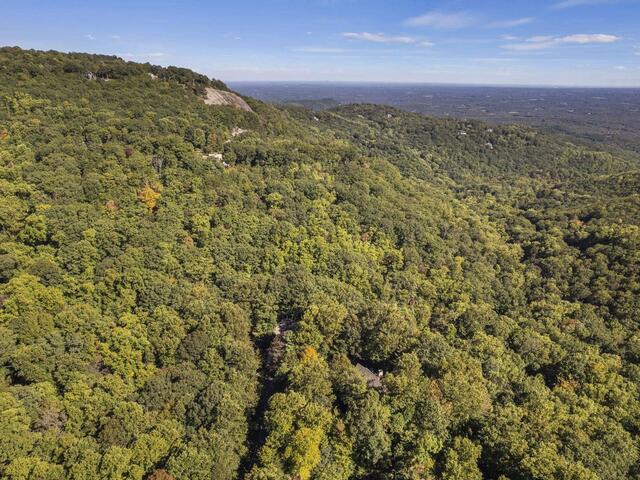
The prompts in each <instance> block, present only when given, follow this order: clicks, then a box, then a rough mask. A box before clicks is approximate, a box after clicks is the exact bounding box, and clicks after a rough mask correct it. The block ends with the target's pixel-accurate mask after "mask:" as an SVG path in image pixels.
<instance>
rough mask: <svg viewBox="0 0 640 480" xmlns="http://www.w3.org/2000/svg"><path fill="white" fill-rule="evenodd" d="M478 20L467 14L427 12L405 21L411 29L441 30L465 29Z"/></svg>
mask: <svg viewBox="0 0 640 480" xmlns="http://www.w3.org/2000/svg"><path fill="white" fill-rule="evenodd" d="M476 21H477V20H476V18H475V17H474V16H473V15H470V14H469V13H466V12H458V13H443V12H435V11H434V12H427V13H425V14H424V15H420V16H418V17H413V18H409V19H408V20H406V21H405V24H406V25H409V26H411V27H434V28H441V29H456V28H464V27H468V26H470V25H473V24H474V23H476Z"/></svg>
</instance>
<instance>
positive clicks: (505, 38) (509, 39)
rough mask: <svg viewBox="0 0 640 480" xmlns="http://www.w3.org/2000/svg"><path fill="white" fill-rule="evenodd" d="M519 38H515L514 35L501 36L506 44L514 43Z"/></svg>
mask: <svg viewBox="0 0 640 480" xmlns="http://www.w3.org/2000/svg"><path fill="white" fill-rule="evenodd" d="M519 38H520V37H516V36H515V35H502V39H503V40H506V41H507V42H514V41H516V40H518V39H519Z"/></svg>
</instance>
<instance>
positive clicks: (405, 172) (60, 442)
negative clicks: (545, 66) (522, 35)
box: [0, 48, 640, 480]
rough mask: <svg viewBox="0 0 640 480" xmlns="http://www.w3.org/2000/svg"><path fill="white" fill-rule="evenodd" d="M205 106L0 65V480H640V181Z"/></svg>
mask: <svg viewBox="0 0 640 480" xmlns="http://www.w3.org/2000/svg"><path fill="white" fill-rule="evenodd" d="M89 72H90V73H92V74H93V75H88V73H89ZM150 74H152V75H150ZM207 88H215V89H218V90H222V91H226V90H227V89H226V87H225V86H224V85H223V84H222V83H221V82H218V81H215V80H210V79H208V78H206V77H204V76H202V75H198V74H196V73H194V72H191V71H188V70H185V69H177V68H168V69H165V68H161V67H155V66H151V65H140V64H134V63H131V62H124V61H122V60H119V59H116V58H114V57H104V56H94V55H85V54H70V55H65V54H60V53H56V52H35V51H24V50H20V49H16V48H6V49H0V101H1V103H0V295H1V296H0V304H1V306H0V412H2V415H0V477H2V478H8V479H16V480H17V479H94V478H95V479H114V480H115V479H143V478H152V479H155V480H159V479H163V480H167V479H172V478H175V479H179V480H198V479H202V480H204V479H216V480H217V479H228V480H232V479H240V478H246V479H248V480H258V479H260V480H262V479H274V480H275V479H291V480H293V479H299V480H306V479H318V480H320V479H322V480H336V479H374V478H376V479H399V478H402V479H426V478H438V479H443V480H444V479H446V480H453V479H482V478H486V479H498V478H500V479H503V480H504V479H512V480H515V479H557V478H561V479H620V478H640V474H639V473H638V471H639V465H638V433H639V429H640V401H639V398H638V395H639V391H638V385H639V382H640V369H639V367H638V362H639V361H640V335H639V333H638V316H637V314H638V311H640V300H639V299H640V279H639V274H640V269H639V262H640V254H639V252H640V232H639V229H638V219H639V218H640V216H639V215H638V212H640V209H639V208H638V207H639V205H640V203H639V200H640V199H639V197H638V195H637V194H634V192H635V191H637V189H636V190H634V188H633V186H634V185H637V179H638V171H639V170H640V168H639V165H640V161H639V159H638V157H637V155H634V154H633V153H628V152H620V151H613V150H609V149H608V148H607V147H604V146H603V148H602V150H601V151H593V150H588V149H585V148H584V147H579V146H576V145H573V144H571V143H568V142H566V141H564V140H559V139H557V138H554V137H550V136H546V135H542V134H540V133H538V132H537V131H535V130H532V129H529V128H525V127H511V126H508V127H507V126H505V127H499V128H495V127H493V129H492V128H489V127H488V126H486V125H483V124H482V123H479V122H472V123H465V124H462V123H460V122H456V121H453V120H439V119H433V118H427V117H422V116H418V115H412V114H407V113H402V112H399V111H397V110H394V109H389V108H387V107H377V106H370V105H360V106H350V107H343V108H338V109H334V110H329V111H327V112H322V113H320V114H313V113H311V112H309V111H306V110H303V109H295V108H290V109H284V108H276V107H274V106H271V105H268V104H264V103H261V102H258V101H254V100H251V99H247V104H248V105H249V106H250V107H251V110H252V111H245V110H242V109H238V108H234V107H232V106H225V105H206V104H205V103H204V102H203V101H202V96H203V94H204V92H205V89H207ZM488 144H491V147H489V145H488ZM378 372H379V373H378ZM376 378H378V381H376V380H375V379H376ZM379 384H380V385H381V386H379Z"/></svg>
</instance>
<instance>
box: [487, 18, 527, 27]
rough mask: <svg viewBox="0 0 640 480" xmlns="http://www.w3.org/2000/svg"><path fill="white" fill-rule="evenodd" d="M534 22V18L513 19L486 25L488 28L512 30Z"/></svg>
mask: <svg viewBox="0 0 640 480" xmlns="http://www.w3.org/2000/svg"><path fill="white" fill-rule="evenodd" d="M534 20H535V17H524V18H515V19H513V20H502V21H498V22H491V23H489V24H488V25H487V27H490V28H513V27H519V26H521V25H526V24H528V23H531V22H533V21H534Z"/></svg>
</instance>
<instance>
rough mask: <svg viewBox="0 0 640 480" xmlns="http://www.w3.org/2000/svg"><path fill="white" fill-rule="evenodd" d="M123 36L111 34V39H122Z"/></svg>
mask: <svg viewBox="0 0 640 480" xmlns="http://www.w3.org/2000/svg"><path fill="white" fill-rule="evenodd" d="M121 38H122V37H121V36H120V35H111V40H120V39H121Z"/></svg>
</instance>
